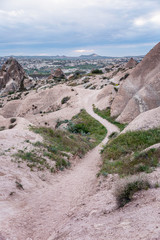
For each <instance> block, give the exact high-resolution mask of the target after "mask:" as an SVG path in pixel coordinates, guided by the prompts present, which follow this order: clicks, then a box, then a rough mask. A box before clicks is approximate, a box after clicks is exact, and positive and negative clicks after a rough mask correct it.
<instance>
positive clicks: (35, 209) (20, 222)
mask: <svg viewBox="0 0 160 240" xmlns="http://www.w3.org/2000/svg"><path fill="white" fill-rule="evenodd" d="M77 91H78V94H79V100H80V101H81V104H82V108H85V109H86V111H87V112H88V113H89V114H90V115H91V116H92V117H94V118H95V119H97V120H98V121H99V122H100V123H102V124H103V125H104V126H105V127H106V128H107V130H108V134H107V136H106V138H105V139H104V140H103V142H102V143H101V144H100V145H99V146H97V147H96V148H94V149H93V150H91V151H90V152H89V153H88V154H86V156H85V157H84V158H83V159H81V160H80V161H79V163H77V164H76V165H75V166H74V167H72V168H71V169H70V170H66V171H65V172H62V173H59V174H57V175H55V178H54V179H53V181H52V184H51V185H48V186H47V187H45V188H42V189H35V191H34V192H31V193H30V194H26V195H25V196H24V198H23V199H21V201H20V203H19V202H17V203H15V206H14V207H15V208H17V213H16V214H15V215H14V217H12V218H11V219H10V220H9V221H6V224H4V226H3V230H2V233H3V234H4V236H6V233H7V236H8V239H9V240H27V239H28V240H31V239H32V240H54V239H57V238H56V236H57V234H58V233H57V229H58V228H59V226H63V224H64V225H65V223H66V222H67V220H68V217H67V216H68V215H69V214H70V213H71V212H74V211H76V208H77V206H79V207H80V206H83V204H84V200H85V199H88V198H89V196H91V195H93V194H94V193H95V192H96V183H97V177H96V174H97V172H98V165H99V164H100V149H101V147H102V145H103V144H105V143H107V141H108V136H109V135H110V134H111V133H112V132H115V131H118V129H117V127H115V126H114V125H112V124H111V123H109V122H108V121H106V120H104V119H102V118H101V117H99V116H97V115H96V114H95V113H94V112H93V109H92V103H93V99H94V97H95V96H96V95H95V93H94V91H93V93H92V92H91V95H89V96H88V95H85V96H83V92H84V90H83V91H81V89H77ZM0 230H1V229H0ZM58 239H61V238H58ZM80 239H81V240H82V239H83V237H82V238H80Z"/></svg>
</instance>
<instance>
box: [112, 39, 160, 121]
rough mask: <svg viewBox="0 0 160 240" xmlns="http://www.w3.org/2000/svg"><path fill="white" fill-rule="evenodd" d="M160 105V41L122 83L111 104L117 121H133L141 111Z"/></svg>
mask: <svg viewBox="0 0 160 240" xmlns="http://www.w3.org/2000/svg"><path fill="white" fill-rule="evenodd" d="M159 106H160V43H158V44H157V45H156V46H155V47H154V48H153V49H152V50H151V51H150V52H149V53H148V54H147V55H146V56H145V58H144V59H143V60H142V62H140V63H139V64H138V65H137V66H136V68H135V69H134V70H133V71H132V73H131V74H130V76H129V77H128V78H127V79H126V80H125V81H124V82H123V83H122V85H121V86H120V88H119V91H118V94H117V96H116V97H115V99H114V101H113V104H112V106H111V115H112V116H118V118H117V121H120V122H131V121H132V120H133V119H134V118H135V117H136V116H138V115H139V114H140V113H142V112H145V111H148V110H150V109H153V108H156V107H159Z"/></svg>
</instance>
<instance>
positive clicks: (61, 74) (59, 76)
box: [48, 68, 66, 81]
mask: <svg viewBox="0 0 160 240" xmlns="http://www.w3.org/2000/svg"><path fill="white" fill-rule="evenodd" d="M51 79H54V80H57V81H61V80H62V79H66V75H65V74H64V72H63V71H62V69H60V68H57V69H56V70H55V72H54V73H53V74H51V75H50V76H49V77H48V80H51Z"/></svg>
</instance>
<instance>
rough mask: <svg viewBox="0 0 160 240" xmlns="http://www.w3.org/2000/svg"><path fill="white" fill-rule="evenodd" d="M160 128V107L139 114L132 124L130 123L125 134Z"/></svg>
mask: <svg viewBox="0 0 160 240" xmlns="http://www.w3.org/2000/svg"><path fill="white" fill-rule="evenodd" d="M159 126H160V107H158V108H154V109H152V110H149V111H147V112H143V113H141V114H139V115H138V116H137V117H136V118H135V119H134V120H133V121H132V122H130V123H129V125H128V126H127V127H126V128H125V129H124V131H123V133H124V132H127V131H139V130H148V129H153V128H157V127H159Z"/></svg>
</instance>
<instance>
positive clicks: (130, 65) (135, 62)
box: [125, 58, 138, 68]
mask: <svg viewBox="0 0 160 240" xmlns="http://www.w3.org/2000/svg"><path fill="white" fill-rule="evenodd" d="M137 64H138V62H137V61H136V60H135V59H133V58H130V60H129V61H128V63H127V64H126V66H125V67H126V68H134V67H136V65H137Z"/></svg>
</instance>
